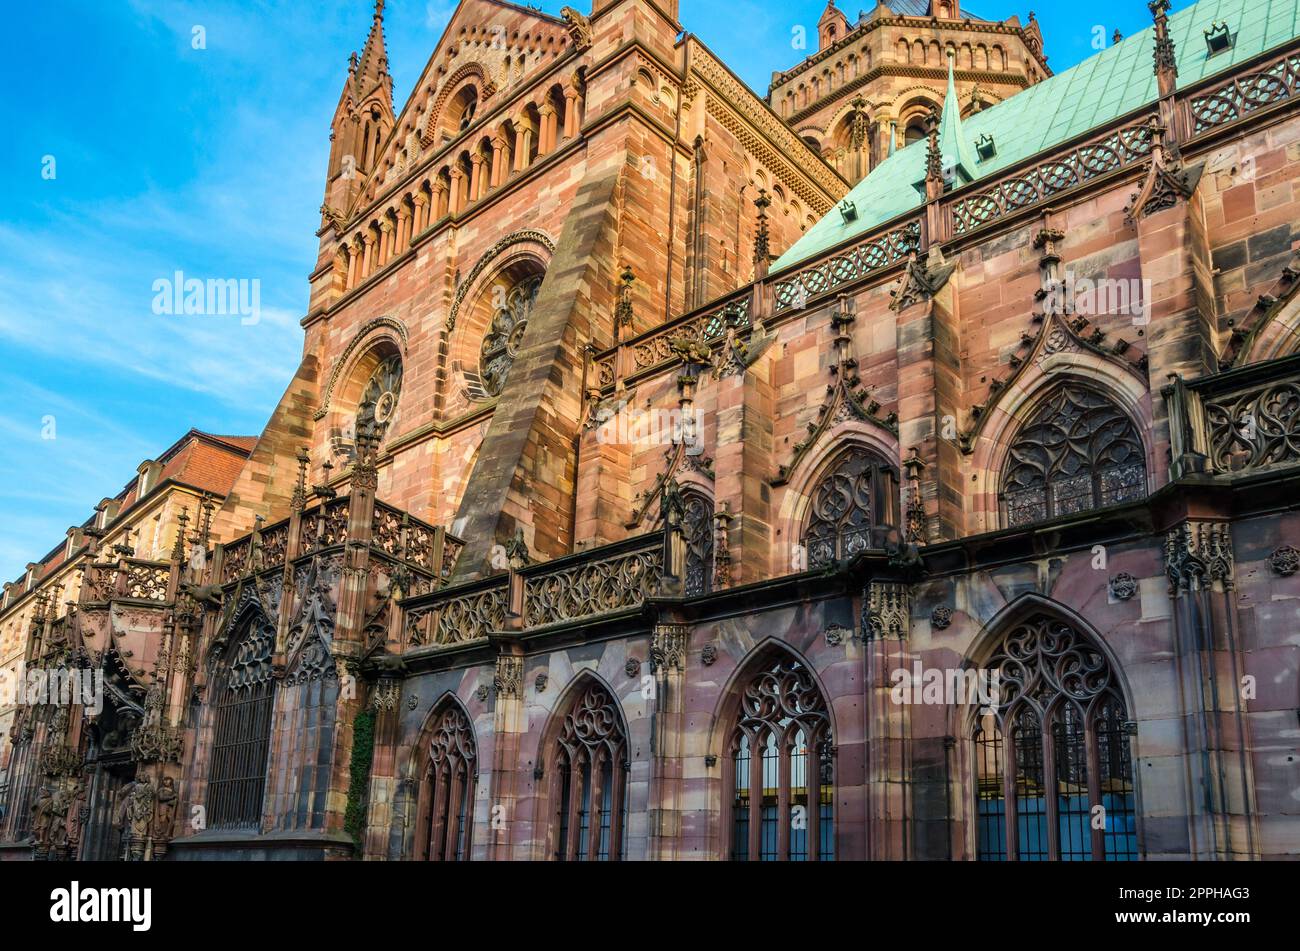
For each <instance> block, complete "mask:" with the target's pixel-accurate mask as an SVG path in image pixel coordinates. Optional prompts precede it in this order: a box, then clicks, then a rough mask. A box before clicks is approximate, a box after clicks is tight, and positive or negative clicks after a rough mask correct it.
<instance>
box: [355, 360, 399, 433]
mask: <svg viewBox="0 0 1300 951" xmlns="http://www.w3.org/2000/svg"><path fill="white" fill-rule="evenodd" d="M401 393H402V358H401V357H399V356H391V357H389V358H388V359H386V360H384V361H383V362H382V363H380V364H379V366H377V367H375V370H374V372H373V373H371V374H370V379H369V380H367V381H366V388H365V389H364V390H362V391H361V399H360V400H359V401H358V402H357V422H356V435H357V438H362V437H366V436H369V437H370V438H371V439H374V440H375V441H379V440H381V439H383V438H384V432H385V431H386V430H387V429H388V424H389V423H390V422H391V421H392V419H393V413H394V412H396V410H397V399H398V397H399V396H400V395H401Z"/></svg>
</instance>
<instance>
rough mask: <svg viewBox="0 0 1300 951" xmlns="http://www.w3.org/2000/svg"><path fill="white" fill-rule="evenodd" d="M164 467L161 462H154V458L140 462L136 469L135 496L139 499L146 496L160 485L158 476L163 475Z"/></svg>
mask: <svg viewBox="0 0 1300 951" xmlns="http://www.w3.org/2000/svg"><path fill="white" fill-rule="evenodd" d="M162 468H163V467H162V463H161V462H154V461H153V460H152V459H146V460H145V461H144V462H142V463H140V465H139V467H138V468H137V469H136V470H135V471H136V478H135V497H136V499H137V500H139V499H142V498H144V497H145V496H146V495H148V494H149V493H150V492H151V491H152V490H153V489H154V487H155V486H157V485H158V478H159V476H161V475H162Z"/></svg>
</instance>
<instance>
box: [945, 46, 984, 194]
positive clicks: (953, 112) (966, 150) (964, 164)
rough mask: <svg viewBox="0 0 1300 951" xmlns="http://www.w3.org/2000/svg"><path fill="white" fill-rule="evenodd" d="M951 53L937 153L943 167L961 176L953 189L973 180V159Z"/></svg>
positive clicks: (950, 53) (949, 54) (949, 53)
mask: <svg viewBox="0 0 1300 951" xmlns="http://www.w3.org/2000/svg"><path fill="white" fill-rule="evenodd" d="M952 63H953V53H952V50H951V49H949V50H948V91H947V93H946V94H945V95H944V97H943V112H942V113H941V118H940V121H939V152H940V154H942V156H943V167H944V168H945V169H949V168H951V169H953V170H954V172H955V174H956V175H958V176H962V181H954V182H953V183H952V184H953V187H956V186H958V185H961V184H963V183H964V182H969V181H973V180H974V179H975V157H974V156H973V155H971V150H970V145H969V144H968V143H967V142H966V133H965V132H964V131H963V130H962V125H961V104H960V103H959V102H958V101H957V81H956V78H955V76H954V74H953V68H952Z"/></svg>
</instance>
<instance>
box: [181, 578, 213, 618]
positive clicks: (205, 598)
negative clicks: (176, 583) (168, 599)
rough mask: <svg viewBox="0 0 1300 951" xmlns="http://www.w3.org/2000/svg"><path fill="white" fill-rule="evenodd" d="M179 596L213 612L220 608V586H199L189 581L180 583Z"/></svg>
mask: <svg viewBox="0 0 1300 951" xmlns="http://www.w3.org/2000/svg"><path fill="white" fill-rule="evenodd" d="M181 594H184V595H187V596H188V597H191V598H193V599H194V600H195V601H197V602H198V603H199V604H201V605H203V606H204V607H206V608H211V609H212V610H214V611H215V610H217V609H219V608H220V607H221V585H219V584H201V585H200V584H194V583H193V582H191V581H182V582H181Z"/></svg>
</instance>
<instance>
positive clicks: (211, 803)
mask: <svg viewBox="0 0 1300 951" xmlns="http://www.w3.org/2000/svg"><path fill="white" fill-rule="evenodd" d="M274 646H275V625H273V624H272V623H271V622H270V621H268V620H267V619H266V618H264V617H262V616H260V615H259V616H257V617H255V618H253V620H252V621H250V622H249V623H248V624H247V626H246V627H245V628H244V629H243V631H242V633H241V637H240V638H239V639H238V641H237V642H236V644H235V646H234V648H233V653H232V654H231V658H230V663H229V665H228V666H227V668H226V670H225V672H224V675H223V683H222V684H221V688H220V692H219V693H218V699H217V703H216V722H215V728H214V730H213V742H212V763H211V766H210V771H209V774H208V795H207V807H208V824H209V825H210V826H211V827H212V828H215V829H231V828H238V829H251V830H254V831H256V830H258V829H259V828H260V826H261V822H262V797H263V795H264V794H265V791H266V767H267V755H268V752H269V747H270V740H271V711H272V708H273V706H274V702H275V694H274V692H273V690H274V683H275V682H274V680H273V679H272V677H271V651H272V649H273V647H274Z"/></svg>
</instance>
